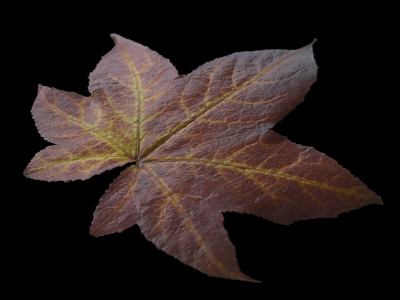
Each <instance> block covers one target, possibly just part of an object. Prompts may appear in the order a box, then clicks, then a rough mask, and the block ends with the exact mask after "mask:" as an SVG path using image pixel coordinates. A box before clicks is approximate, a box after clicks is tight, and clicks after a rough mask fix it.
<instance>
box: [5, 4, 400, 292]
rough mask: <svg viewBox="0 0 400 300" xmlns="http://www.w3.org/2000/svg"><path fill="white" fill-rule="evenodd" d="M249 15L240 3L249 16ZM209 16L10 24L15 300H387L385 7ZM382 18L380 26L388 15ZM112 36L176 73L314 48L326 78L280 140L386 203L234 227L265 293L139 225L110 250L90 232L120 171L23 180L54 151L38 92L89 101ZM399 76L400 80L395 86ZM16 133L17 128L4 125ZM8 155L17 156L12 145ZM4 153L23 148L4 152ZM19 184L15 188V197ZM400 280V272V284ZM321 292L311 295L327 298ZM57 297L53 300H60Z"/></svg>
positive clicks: (194, 12) (91, 16) (29, 13)
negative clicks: (144, 297) (110, 297)
mask: <svg viewBox="0 0 400 300" xmlns="http://www.w3.org/2000/svg"><path fill="white" fill-rule="evenodd" d="M239 4H240V5H239ZM232 5H233V4H230V6H229V7H220V8H217V7H214V6H208V5H206V4H204V3H193V4H190V5H189V4H185V5H184V6H182V5H181V6H170V5H164V6H162V7H160V6H158V5H157V4H150V5H143V6H142V5H139V4H137V3H134V4H132V5H120V4H117V3H115V4H113V3H108V6H104V4H103V6H102V7H93V8H91V9H85V8H84V7H82V6H81V5H74V6H68V7H67V6H62V5H60V6H59V7H50V8H49V7H45V6H41V5H37V4H35V5H34V6H32V7H24V12H23V13H21V11H20V10H19V9H18V8H13V9H12V10H10V11H9V13H10V15H11V16H13V17H12V18H10V20H9V21H8V22H7V24H5V26H6V25H7V26H8V27H4V26H3V28H12V30H4V36H3V43H2V44H3V45H2V48H3V49H4V50H5V54H4V56H3V59H4V63H5V64H6V65H10V69H6V70H7V71H6V74H5V75H6V78H7V79H6V81H5V83H6V84H5V86H3V89H4V90H7V91H8V92H11V93H10V95H9V96H7V97H6V98H5V99H4V98H3V102H5V103H7V105H9V106H10V108H7V109H6V110H3V117H4V119H3V120H4V121H5V120H6V118H7V120H8V121H7V122H6V123H5V124H4V127H3V130H4V132H5V133H6V135H7V141H9V142H8V143H4V144H3V145H4V146H3V148H4V149H3V150H5V152H6V154H5V155H4V158H3V160H4V161H5V162H6V164H7V166H8V164H9V163H10V165H11V166H10V167H7V168H8V170H9V171H10V174H12V176H8V177H9V178H11V180H10V184H5V185H4V187H3V189H4V190H5V191H6V190H11V194H9V195H8V196H6V193H5V192H4V193H3V195H4V196H3V197H2V198H3V201H4V202H5V203H6V205H7V207H8V206H10V208H9V209H5V210H4V212H3V215H4V220H5V225H4V231H5V232H6V233H7V234H6V236H7V237H9V238H10V239H9V240H7V242H6V243H5V244H4V246H3V247H5V248H7V249H8V250H10V254H9V255H8V256H6V257H5V261H7V260H10V261H11V262H12V268H11V269H10V270H9V271H8V269H7V272H8V274H9V275H8V278H9V279H10V281H11V282H13V283H17V284H18V286H20V287H21V288H19V289H14V292H15V293H17V294H18V293H23V292H29V293H30V294H32V295H34V294H38V295H43V294H49V295H53V296H55V298H57V299H58V297H57V295H59V294H65V293H69V294H71V295H79V294H82V293H85V292H89V294H92V295H93V297H94V296H95V295H96V293H100V294H103V293H106V292H109V293H120V292H124V293H127V295H129V294H131V297H132V298H139V297H140V293H141V292H142V291H143V292H146V293H149V294H153V293H154V294H155V293H157V292H160V291H161V292H162V293H163V295H165V296H167V295H174V296H175V297H177V298H192V297H193V296H196V295H197V296H199V295H204V296H209V295H211V294H215V295H222V296H226V295H229V296H231V295H232V296H233V295H238V294H239V293H242V292H243V293H245V294H244V295H247V296H248V298H249V299H251V298H253V297H252V295H256V294H257V295H262V296H263V297H264V296H265V298H267V297H268V296H269V295H270V294H271V293H274V292H277V293H279V294H280V295H282V296H284V295H287V294H289V293H292V292H295V293H296V294H297V295H300V294H305V295H309V294H318V295H320V296H321V297H322V298H325V295H331V294H332V293H335V294H343V295H345V294H346V293H349V292H355V293H360V292H362V291H367V292H368V293H371V292H376V293H379V294H381V293H385V292H386V291H388V290H389V289H390V288H391V286H392V283H391V281H390V278H391V277H392V276H391V275H389V274H390V272H391V269H393V268H395V266H396V263H397V256H396V251H397V250H395V247H396V246H395V243H394V241H395V239H396V238H397V239H398V236H397V235H398V234H397V231H395V230H394V226H395V225H398V221H397V220H396V218H395V208H394V203H395V202H396V200H397V199H398V197H397V195H395V194H394V193H393V191H394V190H395V187H396V185H395V182H394V179H395V178H396V176H397V178H398V175H395V174H394V173H392V170H394V169H396V167H395V165H396V160H395V159H394V157H395V156H394V155H396V154H397V153H395V152H396V150H395V149H396V148H395V147H396V146H395V142H394V141H393V140H395V139H396V138H398V136H397V135H398V134H397V133H395V131H394V129H395V122H396V119H395V117H391V116H390V115H391V114H392V113H393V112H394V110H395V108H394V107H393V104H392V103H394V102H396V101H397V100H398V99H396V98H398V96H396V97H394V96H393V94H392V93H391V90H392V91H393V90H394V89H393V85H391V84H390V83H389V82H390V81H391V80H392V79H391V78H392V76H390V75H389V73H387V72H386V70H387V69H391V68H392V66H393V64H394V63H395V60H394V58H393V56H392V55H393V53H392V50H393V45H392V43H391V40H392V39H393V38H394V36H393V35H392V33H391V30H392V28H391V19H390V17H389V16H387V14H386V13H387V12H388V11H390V9H385V8H382V7H373V6H371V7H365V6H364V7H362V8H360V7H355V8H350V7H347V6H340V5H339V4H337V6H329V5H322V4H321V5H319V6H314V7H313V6H309V7H304V6H302V7H291V6H290V5H288V4H287V5H282V6H281V7H272V6H271V5H270V4H268V3H267V5H266V6H261V5H260V4H256V3H251V2H243V3H237V4H235V7H232ZM381 16H387V17H385V18H383V19H379V18H378V17H381ZM110 33H118V34H120V35H122V36H124V37H126V38H129V39H132V40H134V41H137V42H139V43H141V44H144V45H146V46H148V47H150V48H151V49H153V50H155V51H157V52H158V53H160V54H161V55H162V56H164V57H166V58H169V59H170V60H171V62H172V63H173V64H174V65H175V66H176V68H177V69H178V71H179V72H180V74H187V73H188V72H190V71H192V70H193V69H195V68H196V67H197V66H199V65H201V64H203V63H205V62H207V61H209V60H211V59H214V58H217V57H221V56H224V55H228V54H230V53H233V52H236V51H251V50H261V49H276V48H284V49H295V48H299V47H301V46H304V45H306V44H308V43H310V42H311V41H312V40H313V39H314V38H317V42H316V43H315V45H314V53H315V58H316V61H317V64H318V66H319V71H318V81H317V82H316V83H315V84H314V85H313V86H312V87H311V90H310V92H309V93H308V94H307V95H306V97H305V101H304V102H303V103H302V104H300V105H299V106H298V107H297V108H296V109H295V110H294V111H292V112H291V113H290V114H289V115H288V116H286V117H285V119H284V120H283V121H281V122H280V123H279V124H278V125H276V127H275V130H276V131H277V132H278V133H280V134H282V135H285V136H287V137H288V138H289V139H290V140H292V141H293V142H296V143H299V144H303V145H307V146H313V147H315V148H316V149H317V150H319V151H321V152H323V153H326V154H327V155H328V156H330V157H332V158H334V159H335V160H337V161H338V162H339V163H340V164H341V165H342V166H344V167H345V168H347V169H349V170H350V171H351V172H352V174H354V175H355V176H356V177H358V178H360V179H361V181H363V182H364V183H365V184H367V186H368V187H370V188H371V189H372V190H373V191H375V192H376V193H377V194H379V195H381V196H382V198H383V201H384V204H385V205H384V206H379V205H371V206H369V207H365V208H362V209H359V210H357V211H353V212H350V213H345V214H342V215H340V216H339V217H338V218H337V219H329V220H328V219H319V220H310V221H302V222H297V223H295V224H293V225H291V226H281V225H277V224H274V223H272V222H270V221H267V220H263V219H260V218H256V217H253V216H247V215H246V216H244V215H240V214H234V213H227V214H225V223H224V225H225V228H226V229H227V230H228V232H229V236H230V238H231V241H232V242H233V244H234V245H235V246H236V250H237V258H238V261H239V265H240V267H241V269H242V271H243V272H244V273H246V274H248V275H249V276H251V277H253V278H255V279H259V280H261V281H263V283H262V284H251V283H244V282H237V281H230V280H224V279H218V278H210V277H208V276H206V275H203V274H201V273H200V272H198V271H196V270H194V269H192V268H190V267H188V266H185V265H183V264H182V263H180V262H179V261H177V260H176V259H174V258H172V257H170V256H168V255H166V254H165V253H164V252H162V251H160V250H158V249H157V248H156V247H155V246H153V244H151V243H150V242H148V241H147V240H146V239H145V238H144V237H143V236H142V235H141V233H140V230H139V228H138V227H137V226H135V227H133V228H131V229H128V230H126V231H125V232H123V233H120V234H113V235H110V236H105V237H101V238H94V237H92V236H90V235H89V226H90V223H91V220H92V215H93V211H94V210H95V207H96V205H97V203H98V200H99V199H100V197H101V195H102V194H103V193H104V191H105V190H106V189H107V187H108V185H109V184H110V183H111V182H112V180H113V179H114V178H115V177H116V176H118V174H119V173H120V171H121V170H122V169H123V168H117V169H114V170H111V171H107V172H105V173H103V174H101V175H98V176H95V177H93V178H91V179H89V180H87V181H84V182H82V181H77V182H70V183H62V182H52V183H47V182H40V181H34V180H31V179H27V178H24V177H23V176H22V172H23V169H24V168H25V166H26V165H27V164H28V163H29V161H30V159H31V158H32V157H33V156H34V154H35V153H36V152H38V151H39V150H41V149H43V148H44V147H46V146H47V145H48V143H47V142H45V141H44V140H43V139H42V138H41V137H40V136H39V134H38V132H37V130H36V128H35V125H34V122H33V120H32V118H31V115H30V108H31V106H32V103H33V101H34V99H35V97H36V92H37V85H38V84H42V85H46V86H50V87H55V88H58V89H61V90H66V91H75V92H77V93H80V94H83V95H87V96H88V95H89V93H88V91H87V84H88V74H89V73H90V72H91V71H92V70H93V69H94V67H95V66H96V64H97V62H98V61H99V60H100V58H101V56H102V55H104V54H105V53H107V52H108V51H109V50H110V49H111V48H112V47H113V41H112V39H111V38H110V37H109V34H110ZM397 77H398V76H397ZM10 120H11V122H10ZM8 146H11V148H8ZM10 149H13V150H11V151H10ZM4 182H7V181H4ZM11 183H13V184H14V185H11ZM396 272H397V271H395V273H396ZM321 287H322V290H321V291H318V289H317V288H321ZM50 288H53V289H50Z"/></svg>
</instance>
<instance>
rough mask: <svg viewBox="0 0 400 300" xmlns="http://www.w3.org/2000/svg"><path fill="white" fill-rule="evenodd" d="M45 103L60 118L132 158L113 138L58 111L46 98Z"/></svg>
mask: <svg viewBox="0 0 400 300" xmlns="http://www.w3.org/2000/svg"><path fill="white" fill-rule="evenodd" d="M44 102H45V103H47V105H48V106H49V107H50V109H51V110H53V111H54V112H55V113H56V114H59V115H60V116H63V117H64V118H66V119H67V120H69V121H71V122H73V123H75V124H77V125H79V126H80V127H82V128H84V129H85V130H87V131H90V132H91V133H93V134H95V135H96V136H97V137H99V138H101V139H103V140H104V141H106V143H107V144H109V145H111V146H115V147H117V148H119V149H120V150H121V151H122V152H124V153H125V154H126V155H127V157H131V155H130V154H129V153H128V152H126V150H125V149H124V148H122V147H121V146H120V145H118V144H117V143H115V142H114V141H113V140H112V139H111V138H109V137H107V136H105V135H103V134H102V133H101V132H100V131H98V130H96V129H95V128H94V127H91V126H89V125H88V124H86V123H84V122H83V121H80V120H77V119H75V118H73V117H71V116H69V115H67V114H66V113H64V112H63V111H62V110H60V109H58V108H57V107H56V106H55V105H53V104H51V103H50V102H48V101H47V99H46V98H44Z"/></svg>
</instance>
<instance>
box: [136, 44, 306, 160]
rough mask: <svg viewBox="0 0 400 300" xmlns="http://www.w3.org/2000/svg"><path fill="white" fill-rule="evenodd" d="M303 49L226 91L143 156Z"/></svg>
mask: <svg viewBox="0 0 400 300" xmlns="http://www.w3.org/2000/svg"><path fill="white" fill-rule="evenodd" d="M301 50H303V48H300V49H298V50H297V51H294V52H293V53H291V54H289V55H287V56H285V57H284V58H282V59H280V60H279V61H277V62H276V63H274V64H272V65H271V66H269V67H268V68H266V69H265V70H264V71H263V72H262V73H260V74H258V75H256V76H254V77H253V78H250V79H249V80H247V81H246V82H244V83H243V84H242V85H240V86H239V87H235V88H234V89H232V90H231V91H230V92H229V93H226V94H225V95H224V96H222V97H221V98H220V99H218V100H216V101H215V102H214V103H212V104H211V105H209V106H207V107H206V108H204V109H203V110H201V111H199V112H198V113H196V114H195V115H193V116H192V117H191V118H190V119H189V120H187V121H186V122H183V123H182V124H181V125H178V127H177V128H175V129H174V130H172V131H171V132H170V133H169V134H168V135H166V136H165V138H164V139H162V140H161V141H159V142H158V144H156V145H155V146H154V147H153V148H152V149H151V150H150V151H148V152H147V154H146V155H144V156H143V157H142V159H143V158H145V157H146V156H148V155H149V154H150V153H152V152H153V151H154V150H155V149H157V148H159V147H160V146H161V145H162V144H164V143H165V142H166V141H167V140H168V139H169V138H170V137H171V136H173V135H174V134H175V133H177V132H179V131H180V130H182V129H183V128H185V127H186V126H188V125H189V124H191V123H193V122H194V121H195V120H197V119H198V118H199V117H201V116H202V115H204V114H205V113H206V112H208V111H210V110H211V109H213V108H214V107H215V106H217V105H218V104H220V103H221V102H223V101H224V100H225V99H228V98H229V97H231V96H232V95H234V94H235V93H237V92H240V91H241V90H243V89H244V88H246V87H247V86H249V85H251V84H252V83H253V82H255V81H256V80H258V79H259V78H260V77H262V76H264V75H265V74H267V73H268V72H270V71H271V70H273V69H274V68H275V67H276V66H279V65H280V64H281V63H283V62H284V61H286V60H287V59H289V58H290V57H291V56H293V55H295V54H296V53H298V52H299V51H301Z"/></svg>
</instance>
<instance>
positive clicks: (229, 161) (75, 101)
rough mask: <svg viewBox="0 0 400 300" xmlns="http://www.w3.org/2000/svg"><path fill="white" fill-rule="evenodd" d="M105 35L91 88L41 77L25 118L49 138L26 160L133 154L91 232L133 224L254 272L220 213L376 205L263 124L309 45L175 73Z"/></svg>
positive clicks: (57, 172)
mask: <svg viewBox="0 0 400 300" xmlns="http://www.w3.org/2000/svg"><path fill="white" fill-rule="evenodd" d="M113 39H114V41H115V43H116V44H115V47H114V48H113V49H112V50H111V51H110V52H109V53H108V54H106V55H105V56H104V57H103V58H102V59H101V61H100V63H99V64H98V65H97V67H96V69H95V70H94V71H93V72H92V73H91V74H90V77H89V78H90V84H89V90H90V92H91V96H90V97H83V96H80V95H77V94H74V93H69V92H63V91H59V90H56V89H53V88H47V87H39V92H38V96H37V98H36V101H35V103H34V105H33V109H32V113H33V117H34V119H35V121H36V125H37V127H38V130H39V132H40V134H41V135H42V136H43V137H44V138H45V139H47V140H48V141H50V142H53V143H55V144H56V145H53V146H49V147H47V148H46V149H44V150H42V151H41V152H39V153H38V154H37V155H36V156H35V157H34V158H33V160H32V161H31V162H30V164H29V165H28V167H27V168H26V170H25V175H26V176H28V177H31V178H35V179H40V180H47V181H53V180H63V181H70V180H77V179H82V180H85V179H87V178H89V177H91V176H93V175H95V174H99V173H101V172H103V171H105V170H108V169H111V168H114V167H116V166H121V165H124V164H127V163H132V164H131V165H130V166H129V167H127V168H126V169H125V170H124V171H123V172H122V173H121V174H120V176H119V177H117V178H116V179H115V180H114V182H113V183H112V184H111V186H110V187H109V189H108V190H107V191H106V193H105V194H104V195H103V197H102V198H101V200H100V203H99V205H98V207H97V208H96V211H95V213H94V219H93V222H92V226H91V229H90V232H91V234H92V235H95V236H101V235H105V234H111V233H114V232H121V231H123V230H125V229H127V228H129V227H131V226H133V225H135V224H138V225H139V227H140V229H141V231H142V233H143V234H144V235H145V236H146V238H147V239H148V240H150V241H152V242H153V243H154V244H155V245H156V246H157V247H158V248H160V249H162V250H164V251H165V252H166V253H168V254H170V255H172V256H174V257H176V258H177V259H179V260H180V261H182V262H184V263H185V264H188V265H190V266H192V267H194V268H196V269H197V270H200V271H202V272H203V273H205V274H208V275H210V276H217V277H222V278H229V279H236V280H244V281H255V280H253V279H251V278H249V277H248V276H246V275H244V274H243V273H241V271H240V269H239V267H238V264H237V261H236V257H235V249H234V247H233V245H232V244H231V242H230V241H229V238H228V234H227V232H226V230H225V229H224V227H223V215H222V213H223V212H227V211H234V212H240V213H249V214H254V215H257V216H260V217H263V218H266V219H269V220H271V221H274V222H277V223H280V224H290V223H293V222H295V221H297V220H306V219H310V218H327V217H330V218H332V217H336V216H337V215H338V214H340V213H342V212H346V211H350V210H353V209H356V208H359V207H362V206H364V205H368V204H371V203H382V202H381V199H380V197H379V196H377V195H376V194H375V193H374V192H372V191H371V190H369V189H368V188H367V187H366V186H365V185H364V184H363V183H362V182H361V181H360V180H358V179H357V178H355V177H354V176H353V175H351V174H350V172H349V171H347V170H346V169H344V168H342V167H341V166H340V165H339V164H338V163H337V162H335V161H334V160H333V159H331V158H329V157H327V156H326V155H324V154H322V153H320V152H318V151H316V150H315V149H313V148H311V147H305V146H301V145H297V144H294V143H292V142H290V141H289V140H288V139H286V138H285V137H282V136H280V135H279V134H277V133H275V132H274V131H272V130H271V128H272V127H273V126H274V125H275V124H276V123H277V122H278V121H279V120H281V119H282V118H283V117H284V116H285V115H286V114H287V113H288V112H289V111H291V110H292V109H293V108H294V107H295V106H296V105H297V104H299V103H300V102H301V101H302V100H303V98H304V95H305V94H306V93H307V91H308V90H309V88H310V86H311V84H312V83H313V82H314V81H315V80H316V73H317V66H316V64H315V61H314V58H313V54H312V44H309V45H307V46H305V47H303V48H300V49H298V50H263V51H253V52H239V53H234V54H231V55H228V56H226V57H222V58H219V59H215V60H213V61H211V62H208V63H206V64H204V65H202V66H201V67H199V68H198V69H196V70H195V71H193V72H192V73H190V74H188V75H186V76H178V73H177V71H176V70H175V68H174V67H173V66H172V64H171V63H170V62H169V61H168V60H166V59H165V58H163V57H161V56H160V55H159V54H157V53H156V52H154V51H152V50H150V49H149V48H147V47H145V46H142V45H140V44H138V43H135V42H132V41H130V40H127V39H124V38H122V37H120V36H118V35H113Z"/></svg>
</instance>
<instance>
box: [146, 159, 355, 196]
mask: <svg viewBox="0 0 400 300" xmlns="http://www.w3.org/2000/svg"><path fill="white" fill-rule="evenodd" d="M168 162H180V163H189V164H203V165H211V166H214V167H217V168H220V167H222V168H231V169H236V170H239V171H242V170H247V171H250V172H256V173H262V174H267V175H271V176H274V177H278V178H284V179H289V180H293V181H296V182H299V183H304V184H308V185H312V186H315V187H318V188H322V189H326V190H330V191H334V192H339V193H343V194H346V195H353V196H356V197H361V195H360V194H359V193H357V192H355V191H353V190H352V189H342V188H337V187H333V186H330V185H328V184H326V183H320V182H317V181H313V180H308V179H305V178H302V177H298V176H294V175H290V174H286V173H282V172H274V171H271V170H269V169H263V168H258V169H257V168H254V167H250V166H247V165H243V164H236V163H229V164H227V163H223V162H219V161H206V160H200V159H198V160H195V159H190V160H184V159H163V160H154V161H151V160H149V161H145V162H144V163H146V164H150V163H168Z"/></svg>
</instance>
